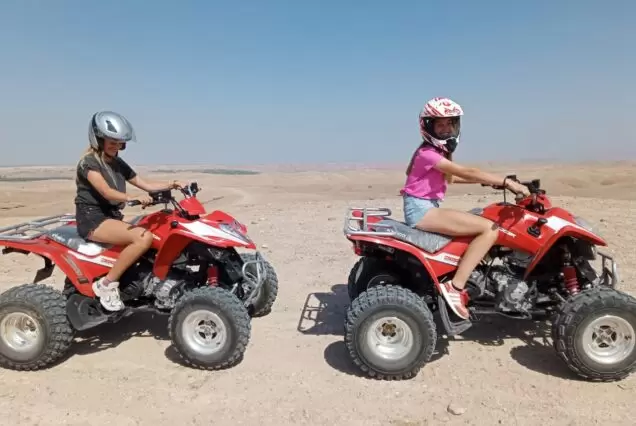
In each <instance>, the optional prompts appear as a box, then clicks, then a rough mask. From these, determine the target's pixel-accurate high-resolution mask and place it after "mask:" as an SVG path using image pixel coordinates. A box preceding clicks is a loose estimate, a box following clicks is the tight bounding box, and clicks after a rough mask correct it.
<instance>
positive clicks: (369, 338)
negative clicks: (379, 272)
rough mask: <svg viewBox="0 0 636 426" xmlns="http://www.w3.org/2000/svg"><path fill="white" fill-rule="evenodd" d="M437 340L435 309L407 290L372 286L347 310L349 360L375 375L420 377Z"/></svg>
mask: <svg viewBox="0 0 636 426" xmlns="http://www.w3.org/2000/svg"><path fill="white" fill-rule="evenodd" d="M436 342H437V331H436V329H435V322H434V320H433V314H432V312H431V310H430V309H429V307H428V306H427V305H426V303H425V302H424V301H423V300H422V299H421V298H420V297H419V296H418V295H416V294H415V293H414V292H412V291H411V290H408V289H406V288H403V287H398V286H394V285H387V286H377V287H371V288H369V289H368V290H366V291H363V292H362V293H361V294H360V295H359V296H358V297H357V298H356V299H354V300H353V302H352V303H351V305H350V306H349V308H348V310H347V314H346V319H345V344H346V346H347V350H348V352H349V356H350V357H351V358H352V360H353V363H354V364H355V365H356V366H357V367H358V368H360V369H361V370H362V371H363V372H365V373H366V374H367V375H368V376H370V377H374V378H377V379H382V380H402V379H409V378H412V377H415V376H416V375H417V373H418V371H419V370H420V369H421V368H422V366H423V365H424V364H426V363H427V362H428V361H429V360H430V359H431V356H432V355H433V351H434V349H435V344H436Z"/></svg>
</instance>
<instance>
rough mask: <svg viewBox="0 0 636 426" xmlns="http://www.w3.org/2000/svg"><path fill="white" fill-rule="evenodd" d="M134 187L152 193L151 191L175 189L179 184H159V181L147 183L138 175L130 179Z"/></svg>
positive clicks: (172, 182) (175, 182)
mask: <svg viewBox="0 0 636 426" xmlns="http://www.w3.org/2000/svg"><path fill="white" fill-rule="evenodd" d="M128 182H130V183H131V184H132V185H135V186H136V187H137V188H139V189H141V190H142V191H146V192H150V191H161V190H164V189H173V188H174V187H175V185H176V184H177V181H175V180H173V181H169V182H158V181H147V180H144V179H142V178H141V177H140V176H139V175H136V176H135V177H133V178H132V179H130V180H129V181H128Z"/></svg>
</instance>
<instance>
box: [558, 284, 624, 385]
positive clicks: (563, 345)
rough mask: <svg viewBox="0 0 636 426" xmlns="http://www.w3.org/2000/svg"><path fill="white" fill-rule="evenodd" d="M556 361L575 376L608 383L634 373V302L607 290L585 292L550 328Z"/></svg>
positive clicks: (604, 288) (572, 301)
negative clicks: (560, 360) (558, 360)
mask: <svg viewBox="0 0 636 426" xmlns="http://www.w3.org/2000/svg"><path fill="white" fill-rule="evenodd" d="M552 339H553V342H554V348H555V350H556V351H557V353H558V355H559V357H560V358H561V359H562V360H563V361H565V363H566V364H567V366H568V367H569V368H570V369H571V370H572V371H574V372H575V373H576V374H577V375H578V376H580V377H582V378H584V379H587V380H591V381H602V382H609V381H615V380H621V379H623V378H625V377H627V376H628V375H629V374H630V373H632V372H633V371H634V370H635V369H636V299H635V298H634V297H632V296H630V295H628V294H625V293H623V292H620V291H618V290H614V289H612V288H607V287H597V288H593V289H590V290H585V291H583V292H581V293H579V294H577V295H576V296H574V297H573V298H572V299H570V300H569V301H568V302H566V304H565V306H564V307H563V308H562V310H561V312H560V313H559V315H558V317H557V318H556V320H555V321H554V323H553V325H552Z"/></svg>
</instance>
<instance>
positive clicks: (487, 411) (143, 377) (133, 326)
mask: <svg viewBox="0 0 636 426" xmlns="http://www.w3.org/2000/svg"><path fill="white" fill-rule="evenodd" d="M171 167H172V166H171ZM172 168H173V169H174V167H172ZM154 169H157V167H155V168H154ZM160 169H161V170H162V171H161V172H153V171H152V170H153V168H150V167H148V168H146V169H143V168H142V169H140V171H142V172H143V171H144V170H145V171H146V172H147V173H149V175H150V176H153V177H157V178H161V179H169V178H170V179H171V178H179V179H181V180H197V181H198V182H199V184H200V186H201V187H202V188H203V190H202V192H201V193H200V194H199V197H200V199H201V200H202V201H204V202H205V203H206V208H207V209H209V210H211V209H223V210H225V211H227V212H229V213H230V214H232V215H235V216H236V217H237V218H238V219H239V220H240V221H242V222H244V223H246V224H247V225H248V230H249V233H250V235H251V236H252V238H253V239H254V240H255V241H257V242H258V244H259V246H260V247H259V249H260V250H262V252H263V253H264V254H265V256H266V257H267V258H268V259H269V260H270V261H271V262H272V263H273V265H274V266H275V268H276V270H277V273H278V277H279V281H280V290H279V296H278V300H277V302H276V304H275V305H274V308H273V311H272V312H271V313H270V314H269V315H268V316H266V317H262V318H255V319H254V320H253V322H252V336H251V340H250V343H249V347H248V349H247V352H246V354H245V358H244V359H243V361H242V362H241V363H240V364H239V365H237V366H235V367H233V368H231V369H228V370H224V371H218V372H204V371H198V370H194V369H190V368H187V367H184V366H182V365H181V364H180V363H179V362H178V361H177V360H176V357H175V355H174V351H173V350H172V349H171V344H170V341H169V340H168V338H167V331H166V324H167V319H166V318H165V317H160V316H157V317H153V316H152V315H142V314H139V315H137V316H133V317H131V318H128V319H126V320H124V321H122V322H121V323H119V324H116V325H105V326H100V327H99V328H97V329H94V330H91V331H89V332H84V333H81V334H79V335H78V337H77V338H76V342H75V344H74V346H73V347H72V349H71V354H70V355H69V357H67V359H64V360H63V361H62V362H61V363H59V364H58V365H55V366H53V367H52V368H50V369H47V370H42V371H37V372H15V371H9V370H0V382H1V383H2V384H1V386H0V418H2V424H6V425H10V424H20V425H22V424H24V425H31V424H33V425H36V424H38V425H57V424H65V425H102V424H112V425H118V426H125V425H140V424H144V425H146V424H147V425H150V424H201V425H204V424H205V425H209V424H214V425H225V424H227V425H238V424H246V425H275V424H311V425H323V424H326V425H334V424H349V425H402V426H406V425H428V424H440V423H446V424H475V425H490V424H504V425H523V424H544V425H552V424H555V425H556V424H558V425H590V424H601V423H603V424H616V425H618V424H624V425H628V424H634V423H633V422H634V421H633V418H632V417H633V413H634V408H633V404H634V401H636V378H634V377H630V378H628V379H626V380H624V381H622V382H618V383H607V384H598V383H589V382H585V381H581V380H579V379H577V378H576V377H575V376H574V374H573V373H571V372H570V371H569V370H568V369H567V367H566V366H565V364H564V363H562V361H561V360H560V359H559V358H557V356H556V353H555V352H554V350H553V348H552V347H551V340H550V337H549V328H545V327H541V325H540V324H533V323H529V322H515V321H512V320H508V319H504V318H502V319H493V320H492V321H489V322H488V323H482V324H477V325H475V326H473V327H472V328H471V329H470V330H468V331H467V332H466V333H465V334H464V335H463V336H461V337H457V338H455V339H452V338H451V339H448V338H445V336H444V335H443V333H442V332H441V331H440V333H439V334H440V339H439V341H438V344H437V352H436V354H435V355H434V357H433V360H432V361H431V362H430V364H428V365H427V366H426V367H425V368H423V369H422V370H421V372H420V374H419V375H418V376H417V377H415V378H414V379H412V380H408V381H401V382H382V381H377V380H373V379H367V378H365V377H363V376H361V375H360V374H359V373H358V372H357V371H356V369H355V368H354V366H353V365H352V363H351V362H350V361H349V360H348V358H347V356H346V353H345V350H344V344H343V337H342V330H343V315H344V311H345V307H346V305H347V303H348V298H347V296H346V288H345V283H346V279H347V275H348V273H349V269H350V268H351V267H352V265H353V264H354V262H355V260H356V257H355V255H354V253H353V251H352V250H351V247H350V245H349V244H348V241H347V240H346V239H345V238H344V236H343V233H342V226H343V218H344V216H343V215H344V213H345V209H346V208H347V206H354V205H365V206H372V205H376V206H386V207H390V208H392V209H393V211H394V215H395V216H398V217H399V218H401V217H402V207H401V199H400V197H399V196H398V190H399V188H400V185H401V183H402V181H403V178H404V174H403V170H400V169H395V170H391V169H388V170H365V169H364V168H358V169H355V170H329V171H294V172H293V173H291V172H283V171H280V170H278V171H276V170H273V171H266V172H263V173H262V174H258V175H231V176H228V175H218V174H210V173H204V172H202V170H196V169H190V170H186V169H187V167H185V166H184V167H183V170H182V171H178V172H176V173H170V172H169V171H168V167H167V166H166V167H163V168H160ZM493 170H495V171H499V172H501V173H505V172H516V173H518V175H519V176H520V177H521V178H524V179H531V178H535V177H538V178H541V179H542V184H543V186H544V187H545V188H546V189H547V190H548V193H549V194H551V195H552V196H553V200H554V202H555V203H557V204H559V205H561V206H564V207H566V208H568V209H572V210H574V211H575V212H576V213H577V214H579V215H581V216H583V217H585V218H586V219H587V220H588V221H590V222H591V223H592V224H593V225H594V226H595V227H596V228H597V229H598V230H599V232H600V233H601V235H603V236H604V237H605V238H606V239H607V240H608V242H609V247H608V248H607V249H606V251H607V252H609V253H610V254H612V255H614V256H615V257H616V259H617V261H618V263H619V267H620V272H621V279H622V282H621V284H620V286H621V288H622V289H623V290H624V291H627V292H629V293H631V294H636V267H635V266H634V265H635V262H636V250H635V249H634V245H635V244H636V229H635V228H634V222H635V219H636V183H635V182H634V178H635V177H636V163H629V162H624V163H598V164H558V165H555V164H550V165H548V164H537V165H533V166H527V165H526V166H523V167H514V166H508V167H507V168H504V167H498V166H496V165H493ZM0 175H2V178H3V179H2V181H0V226H4V225H7V224H11V223H15V222H20V221H26V220H29V219H31V218H35V217H40V216H46V215H52V214H56V213H64V212H72V211H73V204H72V203H73V196H74V190H75V186H74V182H73V180H72V175H73V168H72V167H49V168H37V167H30V168H19V169H17V168H13V169H10V168H4V169H2V170H0ZM38 176H39V177H45V178H46V180H38V181H33V178H36V177H38ZM53 177H56V178H58V179H52V178H53ZM501 196H502V195H501V193H500V192H496V191H493V190H491V189H488V188H482V187H480V186H479V185H455V186H454V187H452V188H451V190H450V196H449V197H448V199H447V201H446V203H445V205H446V206H449V207H455V208H458V209H464V210H466V209H469V208H471V207H473V206H476V205H484V204H486V203H489V202H491V201H494V200H498V199H501ZM157 208H159V207H154V208H152V209H157ZM140 211H141V210H140V209H139V208H128V209H127V210H126V214H127V215H134V214H137V213H138V212H140ZM0 259H1V262H0V274H1V279H0V291H4V290H6V289H7V288H9V287H11V286H13V285H17V284H22V283H25V282H28V281H30V280H32V278H33V274H34V272H35V271H36V270H37V269H39V268H40V267H41V265H42V264H41V260H40V259H39V258H35V257H31V256H29V257H27V256H23V255H21V254H9V255H3V256H1V258H0ZM63 279H64V277H63V275H62V274H61V273H60V272H59V270H56V272H55V274H54V275H53V277H51V278H49V279H48V280H47V281H46V282H48V283H50V284H51V285H52V286H55V287H56V288H60V289H61V288H62V285H63ZM438 330H439V328H438ZM449 406H451V408H450V409H449ZM630 407H631V408H630ZM453 412H454V413H453Z"/></svg>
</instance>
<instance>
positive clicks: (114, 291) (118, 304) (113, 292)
mask: <svg viewBox="0 0 636 426" xmlns="http://www.w3.org/2000/svg"><path fill="white" fill-rule="evenodd" d="M103 281H104V278H101V279H99V280H97V281H95V282H94V283H93V292H95V295H96V296H97V297H99V301H100V302H101V304H102V306H103V307H104V308H106V309H107V310H109V311H121V310H122V309H124V303H123V302H122V301H121V298H120V297H119V282H117V281H113V282H111V283H109V284H108V286H105V285H104V284H102V282H103Z"/></svg>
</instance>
